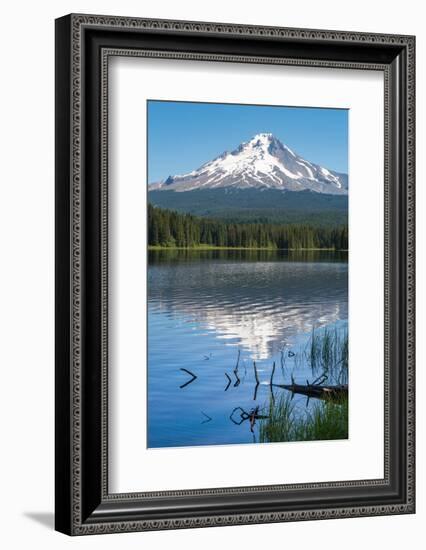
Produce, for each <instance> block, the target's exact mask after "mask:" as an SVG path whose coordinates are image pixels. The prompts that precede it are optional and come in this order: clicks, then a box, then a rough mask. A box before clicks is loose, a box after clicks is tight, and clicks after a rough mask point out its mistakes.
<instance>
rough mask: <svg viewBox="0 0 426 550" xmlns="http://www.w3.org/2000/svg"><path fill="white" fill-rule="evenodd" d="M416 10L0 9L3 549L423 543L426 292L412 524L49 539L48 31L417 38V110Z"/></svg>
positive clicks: (125, 4)
mask: <svg viewBox="0 0 426 550" xmlns="http://www.w3.org/2000/svg"><path fill="white" fill-rule="evenodd" d="M421 8H422V3H421V2H413V1H412V2H410V3H405V4H404V5H401V2H400V1H395V0H387V1H378V2H374V3H373V2H371V0H357V2H341V1H339V0H337V1H331V0H323V1H322V2H316V0H299V1H298V2H297V3H283V2H282V1H281V0H274V1H272V0H271V1H270V2H269V3H267V4H263V5H262V4H259V2H251V1H250V2H249V1H247V0H233V1H232V2H230V1H229V0H215V1H214V2H213V1H211V0H206V1H204V2H200V1H195V0H194V1H189V0H188V1H186V0H180V1H179V2H176V1H173V0H168V1H165V0H164V1H162V0H157V1H156V2H152V3H141V2H136V1H133V2H131V1H127V0H120V2H117V1H115V2H114V1H111V0H96V1H95V0H87V1H86V2H84V4H83V3H81V2H80V3H79V2H70V1H62V0H56V1H52V2H50V3H47V2H44V3H42V2H15V3H13V4H12V3H8V4H6V5H5V6H4V7H3V12H2V15H3V26H2V33H1V41H2V48H1V52H2V65H1V69H2V72H1V76H2V87H1V92H0V93H1V95H2V98H1V102H0V105H1V110H2V113H1V118H0V120H1V134H0V136H1V137H0V139H1V140H2V147H1V152H2V163H1V167H2V172H1V180H0V181H1V201H0V224H1V227H0V235H1V251H2V270H1V275H0V277H1V285H0V289H1V290H0V292H1V299H0V305H1V309H0V311H1V314H0V319H1V320H0V322H1V331H0V334H1V337H2V341H1V359H2V363H1V366H2V374H3V376H2V380H1V386H0V388H1V390H0V391H1V398H0V418H1V446H2V453H1V458H0V461H1V468H0V476H1V479H0V487H1V490H2V492H1V504H0V506H1V511H0V513H1V516H0V517H1V519H2V522H1V530H0V542H1V544H2V546H3V547H4V548H7V549H9V548H10V549H15V548H16V549H18V548H27V547H31V548H43V549H46V550H47V549H55V550H56V549H61V548H65V547H70V546H73V547H78V548H83V547H84V548H106V549H107V548H117V547H119V548H120V549H121V548H123V549H127V548H140V547H142V546H144V547H145V548H155V547H159V548H161V547H165V548H166V547H172V546H173V547H174V548H185V549H196V548H199V547H200V546H201V547H203V548H205V549H208V548H211V549H217V548H219V547H221V546H222V547H226V548H232V547H235V546H237V545H238V546H239V547H244V549H247V550H248V549H258V548H259V547H261V546H262V545H265V542H267V543H270V544H272V545H284V544H285V545H286V546H287V547H291V546H294V547H297V548H299V549H305V548H306V549H307V548H311V547H312V546H313V545H315V547H316V548H318V549H327V550H331V549H333V548H336V549H341V548H342V545H344V546H345V548H347V549H359V548H360V547H362V546H365V547H366V548H367V547H368V548H371V547H375V546H377V547H380V548H387V549H399V548H401V547H405V546H410V545H411V546H412V547H414V548H419V547H420V540H423V539H424V536H423V535H424V529H423V528H424V523H425V520H426V507H425V479H426V478H425V469H424V468H423V464H424V463H425V441H426V436H425V433H426V429H425V428H426V426H425V418H426V402H425V400H424V399H423V398H422V396H421V393H422V391H421V390H422V388H424V385H425V382H426V375H425V371H424V368H423V363H424V358H425V338H424V336H423V335H424V334H425V330H426V324H425V320H426V317H425V306H426V301H425V291H424V288H425V287H424V283H423V285H420V284H419V285H418V333H419V335H420V337H419V341H418V364H419V368H418V375H417V380H418V388H419V390H420V391H419V400H418V446H417V457H418V458H417V462H418V464H419V465H420V466H419V468H418V483H417V485H418V512H417V515H415V516H404V517H398V516H392V517H382V518H364V519H353V520H333V521H317V522H308V523H298V524H297V523H293V524H284V525H280V524H276V525H261V526H245V527H226V528H224V527H221V528H215V529H204V530H189V531H170V532H163V533H145V534H127V535H119V536H118V537H117V536H116V535H111V536H96V537H86V538H80V539H69V538H67V537H65V536H63V535H61V534H58V533H55V532H53V531H52V524H53V519H52V517H53V516H52V511H53V327H54V324H53V265H54V264H53V260H54V256H53V250H54V240H53V220H54V217H53V142H54V132H53V120H54V112H53V97H54V95H53V89H54V88H53V85H54V73H53V59H54V58H53V31H54V28H53V19H54V18H55V17H58V16H60V15H63V14H64V13H68V12H72V11H74V12H78V11H85V12H87V13H107V14H108V13H110V14H117V15H133V16H147V17H164V18H166V17H168V18H181V19H185V18H186V19H198V20H211V21H228V22H235V23H251V24H269V25H274V24H275V25H283V26H299V27H316V28H324V29H327V28H332V29H344V30H354V31H372V32H393V33H407V34H417V56H418V63H417V75H418V80H417V96H418V97H419V98H423V97H425V95H426V80H425V77H426V67H425V54H426V40H425V39H426V31H425V30H424V15H423V13H422V9H421ZM418 103H419V104H418V112H417V143H418V148H417V149H418V151H419V152H422V151H424V150H425V148H426V139H425V137H426V135H425V104H424V101H419V102H418ZM417 166H418V168H417V178H418V182H419V183H418V191H417V205H418V206H417V207H418V213H419V215H418V219H419V221H418V241H419V243H420V246H419V247H418V259H417V264H418V280H419V281H422V280H425V279H426V272H425V267H426V265H425V249H426V247H425V246H424V240H423V236H424V233H425V230H426V225H425V221H424V219H425V218H424V216H423V215H422V214H423V210H424V208H425V205H426V204H425V198H426V197H425V191H424V184H423V182H424V180H425V176H426V172H425V160H424V155H421V156H420V155H419V158H418V163H417Z"/></svg>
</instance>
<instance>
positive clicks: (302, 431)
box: [259, 394, 348, 443]
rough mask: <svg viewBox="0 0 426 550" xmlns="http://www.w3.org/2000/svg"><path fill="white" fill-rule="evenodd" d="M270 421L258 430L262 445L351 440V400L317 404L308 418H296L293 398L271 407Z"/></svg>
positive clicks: (285, 398) (307, 414) (267, 420)
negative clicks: (349, 411) (349, 403)
mask: <svg viewBox="0 0 426 550" xmlns="http://www.w3.org/2000/svg"><path fill="white" fill-rule="evenodd" d="M268 414H269V418H267V419H266V420H262V421H261V423H260V426H259V440H260V442H261V443H273V442H285V441H318V440H333V439H347V438H348V400H347V399H342V400H341V401H340V402H338V403H336V402H332V401H318V402H316V403H315V405H314V406H313V408H312V409H311V410H310V411H307V412H306V414H305V415H303V416H299V415H297V414H295V404H294V403H293V402H292V401H291V395H289V394H287V395H282V396H281V398H280V399H279V400H278V401H277V402H275V403H273V402H272V400H271V401H270V404H269V413H268Z"/></svg>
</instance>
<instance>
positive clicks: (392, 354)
mask: <svg viewBox="0 0 426 550" xmlns="http://www.w3.org/2000/svg"><path fill="white" fill-rule="evenodd" d="M114 55H122V56H136V55H139V56H146V57H154V58H155V57H157V58H159V57H161V58H169V59H190V60H198V59H199V60H210V61H229V62H233V61H234V62H235V61H238V62H245V63H265V64H266V63H267V64H271V63H272V64H282V65H299V66H306V67H312V66H314V67H338V68H344V69H359V70H363V69H367V70H371V69H373V70H377V71H382V72H383V74H384V81H385V97H384V106H385V113H384V115H385V148H384V158H385V171H384V173H385V196H384V209H385V261H384V264H385V273H384V280H385V317H384V329H385V384H384V401H385V411H384V418H385V430H384V432H385V433H384V455H385V457H384V473H385V475H384V478H383V479H380V480H377V479H375V480H368V479H366V480H362V481H347V482H344V481H342V482H330V483H312V484H308V483H306V484H296V485H273V486H250V487H231V488H226V489H199V490H188V491H158V492H155V493H130V494H110V493H109V492H108V468H107V458H108V457H107V449H108V445H107V442H108V437H107V435H108V425H107V419H108V415H107V404H108V377H107V365H108V354H107V338H108V330H107V315H108V301H107V296H108V293H107V282H108V281H107V260H108V255H107V228H108V215H107V190H108V185H107V183H108V171H107V148H106V144H107V122H108V96H107V71H108V58H109V57H110V56H114ZM414 56H415V39H414V37H413V36H399V35H381V34H363V33H353V32H341V31H325V30H307V29H291V28H278V27H257V26H256V27H254V26H245V25H235V24H217V23H201V22H189V21H168V20H148V19H137V18H127V17H115V16H114V17H109V16H97V15H74V14H73V15H68V16H65V17H63V18H60V19H58V20H57V21H56V529H57V530H58V531H61V532H63V533H66V534H69V535H85V534H99V533H119V532H125V531H144V530H157V529H177V528H189V527H204V526H219V525H238V524H248V523H266V522H285V521H296V520H312V519H327V518H344V517H359V516H373V515H385V514H407V513H414V510H415V502H414V484H415V482H414V476H415V471H414V464H415V463H414V169H415V159H414V155H415V145H414V139H415V138H414V133H415V112H414V109H415V95H414V94H415V90H414V79H415V72H414V71H415V58H414Z"/></svg>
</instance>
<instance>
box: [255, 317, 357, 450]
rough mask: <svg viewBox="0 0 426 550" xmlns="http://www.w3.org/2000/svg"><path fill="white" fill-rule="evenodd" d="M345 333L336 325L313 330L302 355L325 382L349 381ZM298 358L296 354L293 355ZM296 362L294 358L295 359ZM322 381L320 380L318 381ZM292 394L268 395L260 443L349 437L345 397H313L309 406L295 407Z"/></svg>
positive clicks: (338, 382) (260, 426)
mask: <svg viewBox="0 0 426 550" xmlns="http://www.w3.org/2000/svg"><path fill="white" fill-rule="evenodd" d="M348 350H349V347H348V333H347V331H344V332H342V331H338V330H337V329H335V330H332V329H327V328H325V329H321V330H317V331H315V330H314V331H312V334H311V338H310V340H309V342H308V344H307V346H306V347H305V350H304V352H303V353H304V359H305V361H307V363H308V365H309V366H310V368H311V371H312V373H313V374H314V375H315V376H316V375H318V374H319V375H320V376H319V377H318V378H321V379H322V380H323V381H325V380H326V383H327V384H347V383H348ZM295 359H297V357H296V358H295ZM295 362H296V364H297V361H295ZM320 383H321V382H320ZM292 397H293V396H292V394H290V393H286V394H284V395H282V396H281V397H280V399H279V400H275V399H272V398H271V399H270V402H269V412H268V418H266V419H264V420H262V421H261V422H260V425H259V440H260V442H262V443H270V442H271V443H272V442H284V441H317V440H335V439H347V438H348V399H347V397H345V398H341V399H340V400H337V401H336V399H332V400H317V399H315V400H314V404H313V406H312V407H311V408H310V409H305V410H304V411H303V410H301V408H300V406H299V407H298V408H297V410H296V407H297V405H296V403H295V402H293V401H292Z"/></svg>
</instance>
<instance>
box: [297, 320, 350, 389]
mask: <svg viewBox="0 0 426 550" xmlns="http://www.w3.org/2000/svg"><path fill="white" fill-rule="evenodd" d="M305 355H306V359H307V361H308V363H309V365H310V367H311V370H312V372H313V373H322V374H324V375H325V376H326V377H327V378H328V379H329V382H332V383H336V384H347V383H348V359H349V341H348V332H347V330H345V331H343V332H342V331H338V330H337V329H328V328H324V329H320V330H313V331H312V334H311V338H310V340H309V342H308V345H307V349H306V351H305Z"/></svg>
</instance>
